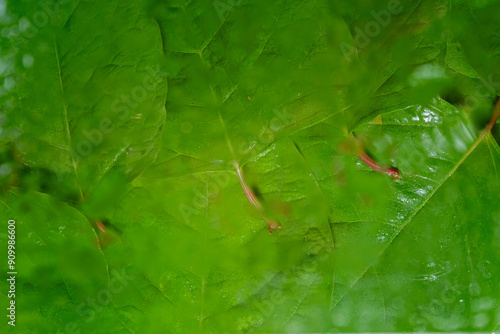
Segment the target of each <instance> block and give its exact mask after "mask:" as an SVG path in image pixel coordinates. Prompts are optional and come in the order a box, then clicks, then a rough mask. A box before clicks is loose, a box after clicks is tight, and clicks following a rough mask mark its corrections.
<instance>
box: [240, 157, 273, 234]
mask: <svg viewBox="0 0 500 334" xmlns="http://www.w3.org/2000/svg"><path fill="white" fill-rule="evenodd" d="M234 168H236V174H237V175H238V180H239V181H240V184H241V188H242V189H243V192H244V193H245V196H246V197H247V199H248V201H249V202H250V203H251V204H252V205H253V206H254V207H255V208H256V209H257V210H258V211H259V214H260V216H261V217H262V219H264V220H265V221H266V223H267V226H268V228H269V234H272V233H273V230H275V229H280V228H281V225H280V224H279V223H278V222H276V221H274V220H272V219H269V218H268V217H266V215H265V214H264V209H263V207H262V205H261V204H260V202H259V199H258V198H257V196H255V193H254V192H253V190H252V188H250V186H249V185H248V184H247V183H246V182H245V178H244V177H243V171H242V169H241V167H240V165H239V164H238V163H237V162H235V163H234Z"/></svg>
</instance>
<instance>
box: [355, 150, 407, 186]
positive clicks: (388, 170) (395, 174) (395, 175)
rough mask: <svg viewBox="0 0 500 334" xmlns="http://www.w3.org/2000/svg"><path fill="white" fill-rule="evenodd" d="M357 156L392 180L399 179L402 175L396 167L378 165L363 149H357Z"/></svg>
mask: <svg viewBox="0 0 500 334" xmlns="http://www.w3.org/2000/svg"><path fill="white" fill-rule="evenodd" d="M358 157H359V158H360V159H361V160H363V162H364V163H365V164H367V165H368V167H370V168H372V169H374V170H376V171H377V172H380V173H384V174H387V175H389V176H390V177H392V179H393V180H394V181H397V180H399V179H401V177H402V175H401V172H400V171H399V169H397V168H396V167H386V166H381V165H379V164H378V163H377V162H376V161H375V160H373V159H372V157H370V156H369V155H368V154H367V153H366V152H365V151H363V149H359V150H358Z"/></svg>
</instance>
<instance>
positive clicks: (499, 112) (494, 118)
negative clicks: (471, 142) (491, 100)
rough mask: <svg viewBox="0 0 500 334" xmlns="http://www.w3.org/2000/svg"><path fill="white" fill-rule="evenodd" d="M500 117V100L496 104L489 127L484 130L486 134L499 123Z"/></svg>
mask: <svg viewBox="0 0 500 334" xmlns="http://www.w3.org/2000/svg"><path fill="white" fill-rule="evenodd" d="M498 116H500V98H499V99H498V101H497V103H496V104H495V109H494V110H493V114H492V115H491V119H490V121H489V122H488V125H486V128H485V129H484V131H485V132H490V131H491V130H492V129H493V127H494V126H495V124H496V123H497V120H498Z"/></svg>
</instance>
